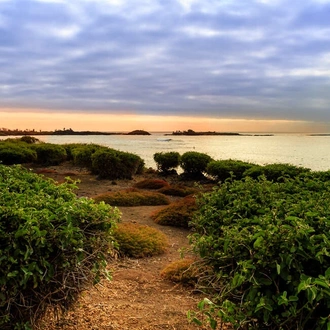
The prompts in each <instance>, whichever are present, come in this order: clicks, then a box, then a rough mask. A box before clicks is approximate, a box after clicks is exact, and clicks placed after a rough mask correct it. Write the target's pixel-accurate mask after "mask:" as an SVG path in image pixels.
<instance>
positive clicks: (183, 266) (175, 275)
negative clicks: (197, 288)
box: [160, 258, 199, 285]
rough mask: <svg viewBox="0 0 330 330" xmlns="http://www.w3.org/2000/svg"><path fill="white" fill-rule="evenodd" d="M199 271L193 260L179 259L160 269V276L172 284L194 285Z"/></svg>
mask: <svg viewBox="0 0 330 330" xmlns="http://www.w3.org/2000/svg"><path fill="white" fill-rule="evenodd" d="M198 273H199V270H198V268H197V266H196V264H195V260H194V259H191V258H184V259H179V260H176V261H173V262H171V263H170V264H168V265H167V266H166V267H165V268H163V269H162V271H161V272H160V275H161V276H162V277H163V278H165V279H168V280H170V281H172V282H177V283H182V284H188V285H195V284H196V282H197V274H198Z"/></svg>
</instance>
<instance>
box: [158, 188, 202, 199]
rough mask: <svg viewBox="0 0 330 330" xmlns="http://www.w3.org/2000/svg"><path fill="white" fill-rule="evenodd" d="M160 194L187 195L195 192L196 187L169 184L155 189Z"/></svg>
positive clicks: (196, 191) (196, 190)
mask: <svg viewBox="0 0 330 330" xmlns="http://www.w3.org/2000/svg"><path fill="white" fill-rule="evenodd" d="M157 191H158V192H160V193H161V194H164V195H169V196H178V197H186V196H188V195H192V194H196V193H198V192H199V190H198V189H196V188H192V187H186V186H184V185H169V186H165V187H163V188H160V189H158V190H157Z"/></svg>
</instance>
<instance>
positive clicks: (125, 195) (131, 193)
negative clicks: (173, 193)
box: [94, 189, 170, 206]
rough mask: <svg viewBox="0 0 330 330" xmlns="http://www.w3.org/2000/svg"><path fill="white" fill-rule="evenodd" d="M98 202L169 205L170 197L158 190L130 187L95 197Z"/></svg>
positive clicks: (122, 204) (127, 204) (126, 204)
mask: <svg viewBox="0 0 330 330" xmlns="http://www.w3.org/2000/svg"><path fill="white" fill-rule="evenodd" d="M94 200H95V201H96V202H105V203H106V204H109V205H112V206H148V205H168V204H170V201H169V199H168V198H167V197H166V196H164V195H163V194H160V193H158V192H151V191H141V190H138V189H128V190H124V191H117V192H109V193H105V194H100V195H98V196H95V197H94Z"/></svg>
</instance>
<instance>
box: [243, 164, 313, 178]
mask: <svg viewBox="0 0 330 330" xmlns="http://www.w3.org/2000/svg"><path fill="white" fill-rule="evenodd" d="M309 172H310V169H308V168H305V167H299V166H294V165H290V164H276V163H275V164H268V165H265V166H260V165H255V166H252V167H251V168H249V169H247V170H246V171H245V173H244V176H249V177H251V178H254V179H257V178H258V177H260V176H262V175H264V176H265V177H266V178H267V179H268V180H270V181H275V182H277V181H283V180H285V178H295V177H297V176H299V175H302V174H307V173H309Z"/></svg>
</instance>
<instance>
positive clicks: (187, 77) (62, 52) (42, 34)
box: [0, 0, 330, 132]
mask: <svg viewBox="0 0 330 330" xmlns="http://www.w3.org/2000/svg"><path fill="white" fill-rule="evenodd" d="M329 17H330V0H304V1H302V0H291V1H284V0H237V1H234V0H232V1H230V0H166V1H164V0H130V1H125V0H70V1H69V0H0V128H10V129H13V128H21V129H25V128H29V129H32V128H34V129H38V130H39V129H45V130H46V129H61V128H63V127H71V128H72V129H73V130H87V129H89V130H103V131H122V130H123V131H125V130H132V129H145V130H149V131H157V130H185V129H189V128H191V129H195V130H212V131H213V130H215V131H242V132H244V131H256V132H257V131H274V132H275V131H279V132H281V131H283V132H285V131H291V132H303V131H306V132H330V107H329V105H330V19H329Z"/></svg>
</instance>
